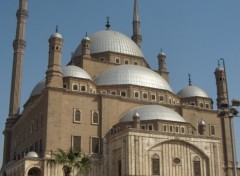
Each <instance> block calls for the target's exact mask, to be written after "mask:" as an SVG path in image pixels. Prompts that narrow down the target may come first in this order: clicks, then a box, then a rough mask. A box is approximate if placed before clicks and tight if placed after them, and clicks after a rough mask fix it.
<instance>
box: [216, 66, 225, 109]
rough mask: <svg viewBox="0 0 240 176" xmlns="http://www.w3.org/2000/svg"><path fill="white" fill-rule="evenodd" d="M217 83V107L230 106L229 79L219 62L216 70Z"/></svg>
mask: <svg viewBox="0 0 240 176" xmlns="http://www.w3.org/2000/svg"><path fill="white" fill-rule="evenodd" d="M214 74H215V78H216V85H217V107H218V109H222V108H228V92H227V81H226V74H225V70H224V68H222V67H221V66H220V64H219V63H218V67H217V68H216V70H215V72H214Z"/></svg>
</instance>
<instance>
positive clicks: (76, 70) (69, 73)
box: [30, 65, 92, 96]
mask: <svg viewBox="0 0 240 176" xmlns="http://www.w3.org/2000/svg"><path fill="white" fill-rule="evenodd" d="M62 72H63V77H75V78H82V79H88V80H92V78H91V76H89V74H88V73H87V72H86V71H85V70H83V69H82V68H80V67H77V66H74V65H68V66H65V67H62ZM44 88H45V79H43V80H42V81H40V82H39V83H38V84H37V85H36V86H35V87H34V88H33V90H32V92H31V95H30V96H35V95H39V94H41V93H42V90H43V89H44Z"/></svg>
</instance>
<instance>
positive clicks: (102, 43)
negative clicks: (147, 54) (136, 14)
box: [73, 30, 144, 57]
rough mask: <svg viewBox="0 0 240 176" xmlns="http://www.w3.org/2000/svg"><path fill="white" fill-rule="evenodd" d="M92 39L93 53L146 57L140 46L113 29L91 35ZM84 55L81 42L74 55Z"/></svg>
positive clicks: (91, 48)
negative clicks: (106, 52)
mask: <svg viewBox="0 0 240 176" xmlns="http://www.w3.org/2000/svg"><path fill="white" fill-rule="evenodd" d="M89 38H90V40H91V47H90V52H91V54H94V53H100V52H105V51H112V52H117V53H123V54H129V55H132V56H139V57H144V56H143V53H142V51H141V50H140V48H139V47H138V46H137V45H136V43H135V42H133V41H132V40H131V39H130V38H129V37H127V36H126V35H124V34H122V33H119V32H116V31H112V30H104V31H99V32H96V33H94V34H93V35H91V36H89ZM81 55H82V45H81V44H80V45H79V46H78V47H77V49H76V50H75V52H74V54H73V56H81Z"/></svg>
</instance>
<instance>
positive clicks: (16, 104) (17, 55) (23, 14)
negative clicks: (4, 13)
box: [3, 0, 28, 168]
mask: <svg viewBox="0 0 240 176" xmlns="http://www.w3.org/2000/svg"><path fill="white" fill-rule="evenodd" d="M27 3H28V1H27V0H19V9H18V10H17V14H16V16H17V29H16V37H15V40H14V41H13V49H14V54H13V67H12V83H11V94H10V104H9V116H8V118H7V120H6V124H5V130H4V131H3V134H4V151H3V168H4V166H5V165H6V164H7V163H8V162H9V161H10V149H11V137H12V134H11V128H12V126H13V125H14V124H15V122H16V121H17V118H18V117H19V113H20V98H21V83H22V63H23V56H24V49H25V47H26V41H25V28H26V21H27V17H28V11H27Z"/></svg>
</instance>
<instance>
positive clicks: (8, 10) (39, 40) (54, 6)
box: [0, 0, 240, 163]
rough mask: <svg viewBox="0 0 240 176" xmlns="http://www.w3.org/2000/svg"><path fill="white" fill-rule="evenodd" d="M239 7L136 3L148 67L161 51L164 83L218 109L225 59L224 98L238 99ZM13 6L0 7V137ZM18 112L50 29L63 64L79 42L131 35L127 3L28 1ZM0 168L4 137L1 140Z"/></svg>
mask: <svg viewBox="0 0 240 176" xmlns="http://www.w3.org/2000/svg"><path fill="white" fill-rule="evenodd" d="M239 7H240V1H239V0H231V1H226V0H211V1H209V0H201V1H193V0H181V1H179V0H150V1H148V0H139V13H140V20H141V33H142V37H143V42H142V51H143V53H144V56H145V58H146V60H147V61H148V63H149V64H150V66H151V68H153V69H157V68H158V62H157V55H158V54H159V52H160V50H161V48H162V49H163V51H164V53H166V55H167V69H168V71H169V72H170V85H171V87H172V89H173V90H174V92H175V93H177V92H178V91H179V90H180V89H182V88H184V87H186V86H187V85H188V74H189V73H190V74H191V75H192V76H191V78H192V84H193V85H195V86H198V87H200V88H202V89H203V90H205V91H206V92H207V93H208V95H209V97H211V98H212V99H213V101H214V105H215V106H214V107H215V108H216V85H215V77H214V71H215V69H216V67H217V61H218V60H219V59H220V58H224V60H225V65H226V72H227V78H228V89H229V97H230V100H231V99H233V98H240V95H239V90H240V83H239V78H240V77H239V75H240V69H239V68H240V20H239V19H240V10H239ZM17 9H18V0H9V1H4V3H2V5H1V6H0V79H1V84H0V88H1V89H0V90H1V91H0V108H1V110H0V131H3V130H4V126H5V120H6V118H7V116H8V111H9V97H10V86H11V85H10V84H11V83H10V81H11V74H12V71H11V70H12V61H13V48H12V42H13V40H14V38H15V33H16V15H15V14H16V10H17ZM28 11H29V17H28V19H27V26H26V41H27V47H26V49H25V55H24V63H23V77H22V96H21V107H23V105H24V103H25V102H26V101H27V99H28V98H29V95H30V93H31V91H32V89H33V87H34V86H35V85H36V84H37V83H38V82H39V81H40V80H42V79H43V78H44V77H45V71H46V69H47V62H48V39H49V37H50V35H51V34H52V33H53V32H54V31H55V27H56V25H58V26H59V32H60V33H61V34H62V36H63V38H64V46H63V50H62V52H63V57H62V64H63V65H66V64H67V63H68V61H69V60H70V58H71V53H72V52H74V51H75V49H76V48H77V46H78V45H79V43H80V41H81V40H82V38H83V37H84V36H85V35H86V32H87V33H88V35H91V34H93V33H95V32H97V31H100V30H104V29H105V24H106V17H107V16H109V17H110V24H111V29H112V30H115V31H119V32H121V33H124V34H125V35H127V36H131V35H132V15H133V0H101V1H99V0H87V1H83V0H71V1H66V0H51V1H49V0H38V1H36V0H34V1H31V0H30V1H29V5H28ZM239 125H240V118H237V117H236V118H234V128H235V138H236V145H237V158H238V161H240V128H239ZM0 144H1V145H0V163H2V151H3V135H2V134H1V135H0Z"/></svg>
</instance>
